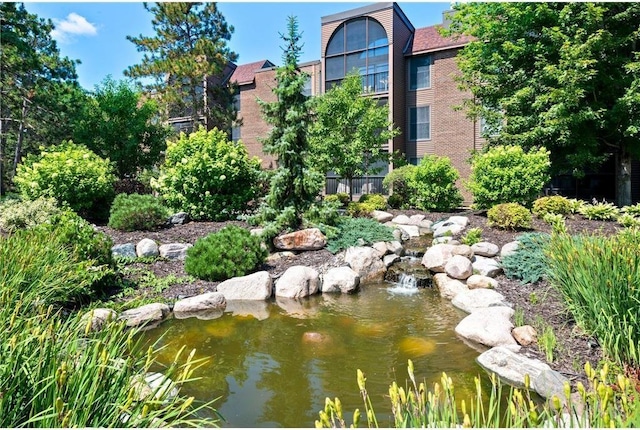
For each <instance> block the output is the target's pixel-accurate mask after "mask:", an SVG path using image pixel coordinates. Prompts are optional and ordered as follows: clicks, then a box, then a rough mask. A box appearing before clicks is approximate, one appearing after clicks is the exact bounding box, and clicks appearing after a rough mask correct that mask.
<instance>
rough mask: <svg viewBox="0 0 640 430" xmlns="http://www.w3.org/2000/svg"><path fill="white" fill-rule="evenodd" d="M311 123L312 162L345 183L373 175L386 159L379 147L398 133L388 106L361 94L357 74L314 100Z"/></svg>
mask: <svg viewBox="0 0 640 430" xmlns="http://www.w3.org/2000/svg"><path fill="white" fill-rule="evenodd" d="M314 113H315V118H314V121H313V122H312V124H311V131H310V136H311V148H312V157H311V160H312V163H313V165H314V166H315V167H316V168H317V169H319V170H320V171H321V172H323V173H325V174H326V173H327V172H328V171H329V170H333V171H334V172H335V173H336V174H337V175H338V176H340V177H341V178H344V179H347V180H348V181H349V196H350V197H351V199H353V187H352V181H353V178H355V177H359V176H363V175H366V174H370V173H375V168H374V164H375V163H376V162H377V161H382V160H388V159H389V154H388V153H386V152H384V151H383V145H384V144H385V143H387V142H388V141H389V139H391V138H393V137H394V136H397V135H398V134H399V133H400V131H399V130H398V129H397V128H395V127H394V126H393V122H392V121H391V120H389V107H388V106H379V105H378V102H377V100H375V99H373V98H370V97H366V96H365V97H363V95H362V81H361V78H360V76H359V75H357V74H353V75H349V76H347V77H346V78H345V79H344V80H343V81H342V84H341V85H339V86H337V87H334V88H332V89H331V90H329V91H328V92H327V93H325V94H323V95H322V96H319V97H317V98H316V99H315V100H314Z"/></svg>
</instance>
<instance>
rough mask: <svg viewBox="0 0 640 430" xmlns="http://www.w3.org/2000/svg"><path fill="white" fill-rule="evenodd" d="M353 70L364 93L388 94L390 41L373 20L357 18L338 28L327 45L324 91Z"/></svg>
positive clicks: (380, 26) (382, 28) (378, 24)
mask: <svg viewBox="0 0 640 430" xmlns="http://www.w3.org/2000/svg"><path fill="white" fill-rule="evenodd" d="M354 70H355V71H357V72H358V74H359V75H360V76H361V77H362V86H363V89H364V91H365V92H374V93H381V92H387V91H389V39H387V32H386V31H385V30H384V27H382V25H380V23H379V22H378V21H376V20H374V19H373V18H369V17H364V18H356V19H353V20H351V21H347V22H345V23H343V24H341V25H340V26H339V27H338V28H337V29H336V30H335V31H334V33H333V35H332V36H331V39H329V43H328V44H327V50H326V52H325V83H326V85H325V86H326V89H327V90H329V89H331V87H333V86H334V85H337V84H339V83H340V82H341V81H342V79H344V77H345V76H346V75H347V74H348V73H349V72H352V71H354Z"/></svg>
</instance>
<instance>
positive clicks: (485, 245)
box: [471, 242, 500, 257]
mask: <svg viewBox="0 0 640 430" xmlns="http://www.w3.org/2000/svg"><path fill="white" fill-rule="evenodd" d="M471 250H472V251H473V253H474V255H480V256H482V257H495V256H496V255H498V252H500V248H498V245H495V244H493V243H491V242H478V243H475V244H473V245H471Z"/></svg>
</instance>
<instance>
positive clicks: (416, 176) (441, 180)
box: [408, 155, 463, 212]
mask: <svg viewBox="0 0 640 430" xmlns="http://www.w3.org/2000/svg"><path fill="white" fill-rule="evenodd" d="M459 177H460V174H459V173H458V171H457V170H456V169H455V168H454V167H453V166H452V165H451V161H450V160H449V158H447V157H438V156H435V155H428V156H425V157H423V158H422V160H421V161H420V164H419V165H418V166H417V167H416V168H415V170H414V171H413V174H412V175H411V176H410V177H409V181H408V182H409V190H410V193H411V200H410V201H411V203H412V205H413V206H415V207H416V208H418V209H421V210H424V211H436V212H448V211H450V210H451V209H455V208H457V207H458V206H460V204H462V201H463V199H462V195H461V194H460V191H459V190H458V188H457V187H456V180H458V178H459Z"/></svg>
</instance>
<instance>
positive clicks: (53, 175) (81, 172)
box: [14, 141, 116, 219]
mask: <svg viewBox="0 0 640 430" xmlns="http://www.w3.org/2000/svg"><path fill="white" fill-rule="evenodd" d="M14 181H15V183H16V185H17V186H18V188H19V189H20V193H21V195H22V196H23V197H24V198H25V199H29V200H34V199H37V198H38V197H51V198H54V199H56V201H57V202H58V204H59V205H62V204H67V205H68V206H69V207H70V208H71V209H73V210H74V211H76V212H77V213H79V214H80V215H82V216H85V217H95V218H100V219H103V218H106V217H107V214H108V208H109V205H110V204H111V200H113V197H114V190H113V185H114V183H115V181H116V177H115V175H114V174H113V172H112V168H111V165H110V163H109V160H105V159H102V158H100V157H99V156H97V155H96V154H94V153H93V152H91V151H90V150H89V149H87V148H86V147H85V146H83V145H76V144H75V143H73V142H71V141H69V142H63V143H62V144H61V145H58V146H52V147H49V148H46V149H45V148H41V153H40V154H38V155H35V154H31V155H28V156H27V157H26V159H25V160H24V163H23V164H20V165H18V171H17V174H16V177H15V179H14Z"/></svg>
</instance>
